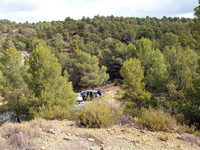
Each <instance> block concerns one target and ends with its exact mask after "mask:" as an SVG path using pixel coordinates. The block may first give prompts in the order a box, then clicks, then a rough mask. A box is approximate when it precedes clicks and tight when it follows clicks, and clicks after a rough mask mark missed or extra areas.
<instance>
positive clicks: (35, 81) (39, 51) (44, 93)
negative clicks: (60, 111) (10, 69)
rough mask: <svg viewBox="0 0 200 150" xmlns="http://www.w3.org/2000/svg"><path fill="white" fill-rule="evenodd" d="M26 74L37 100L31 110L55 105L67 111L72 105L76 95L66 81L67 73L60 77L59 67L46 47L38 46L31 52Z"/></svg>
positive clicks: (69, 83)
mask: <svg viewBox="0 0 200 150" xmlns="http://www.w3.org/2000/svg"><path fill="white" fill-rule="evenodd" d="M28 74H29V75H28V83H29V88H30V89H31V90H33V92H34V93H35V96H36V97H37V98H38V99H39V101H37V102H36V103H35V106H34V107H35V108H34V107H33V109H36V110H37V109H38V106H42V105H44V106H49V105H51V106H54V105H57V106H60V107H62V108H66V109H67V108H69V105H72V104H74V102H75V100H76V95H75V93H74V92H73V89H72V84H71V82H69V81H68V75H67V72H65V76H62V75H61V65H60V64H59V63H58V60H57V58H56V57H54V55H53V54H51V53H50V51H49V49H48V47H46V46H44V45H40V44H39V45H37V47H36V49H35V50H33V52H32V54H31V56H30V58H29V69H28Z"/></svg>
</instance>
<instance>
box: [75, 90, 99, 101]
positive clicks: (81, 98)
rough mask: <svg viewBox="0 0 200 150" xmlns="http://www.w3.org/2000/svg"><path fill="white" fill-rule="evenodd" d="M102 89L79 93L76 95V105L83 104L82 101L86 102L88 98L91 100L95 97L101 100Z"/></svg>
mask: <svg viewBox="0 0 200 150" xmlns="http://www.w3.org/2000/svg"><path fill="white" fill-rule="evenodd" d="M102 90H103V89H100V90H86V91H83V92H81V93H78V98H77V103H78V104H80V103H84V101H87V100H88V98H89V99H93V98H96V97H99V98H101V95H102V94H101V91H102Z"/></svg>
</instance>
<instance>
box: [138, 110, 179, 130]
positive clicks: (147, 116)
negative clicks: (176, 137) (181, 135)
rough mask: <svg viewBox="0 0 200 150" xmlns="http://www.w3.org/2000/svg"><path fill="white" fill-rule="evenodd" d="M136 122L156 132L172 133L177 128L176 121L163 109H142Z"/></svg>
mask: <svg viewBox="0 0 200 150" xmlns="http://www.w3.org/2000/svg"><path fill="white" fill-rule="evenodd" d="M135 121H136V122H137V123H139V124H141V125H142V126H143V127H146V128H149V129H151V130H155V131H172V130H174V129H175V128H176V120H175V119H174V118H173V117H171V116H170V114H167V113H165V112H164V111H163V109H162V108H159V109H158V110H154V109H153V108H151V107H149V109H146V108H142V109H141V111H140V115H139V117H138V119H135Z"/></svg>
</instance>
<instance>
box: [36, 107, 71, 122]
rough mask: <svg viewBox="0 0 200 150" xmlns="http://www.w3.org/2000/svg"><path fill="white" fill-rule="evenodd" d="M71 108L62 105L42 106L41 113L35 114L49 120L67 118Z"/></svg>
mask: <svg viewBox="0 0 200 150" xmlns="http://www.w3.org/2000/svg"><path fill="white" fill-rule="evenodd" d="M68 114H69V110H68V109H66V108H62V107H60V106H50V105H49V107H45V106H42V107H40V108H39V113H37V114H36V115H35V118H44V119H47V120H53V119H66V118H67V117H68Z"/></svg>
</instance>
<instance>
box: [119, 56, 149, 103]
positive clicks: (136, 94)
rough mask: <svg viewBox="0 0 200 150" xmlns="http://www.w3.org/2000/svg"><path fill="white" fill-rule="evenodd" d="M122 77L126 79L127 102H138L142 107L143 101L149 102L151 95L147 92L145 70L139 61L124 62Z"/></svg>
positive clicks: (121, 71)
mask: <svg viewBox="0 0 200 150" xmlns="http://www.w3.org/2000/svg"><path fill="white" fill-rule="evenodd" d="M120 74H121V76H122V77H123V78H124V84H125V88H124V91H125V97H126V99H127V101H131V102H136V103H137V105H138V106H141V103H142V102H143V100H149V99H150V97H151V93H149V92H147V91H146V90H145V83H144V82H142V79H143V78H144V69H143V67H142V66H141V63H140V61H139V60H138V59H136V58H134V59H132V58H131V59H129V60H127V61H125V62H124V64H123V66H122V68H121V70H120Z"/></svg>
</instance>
